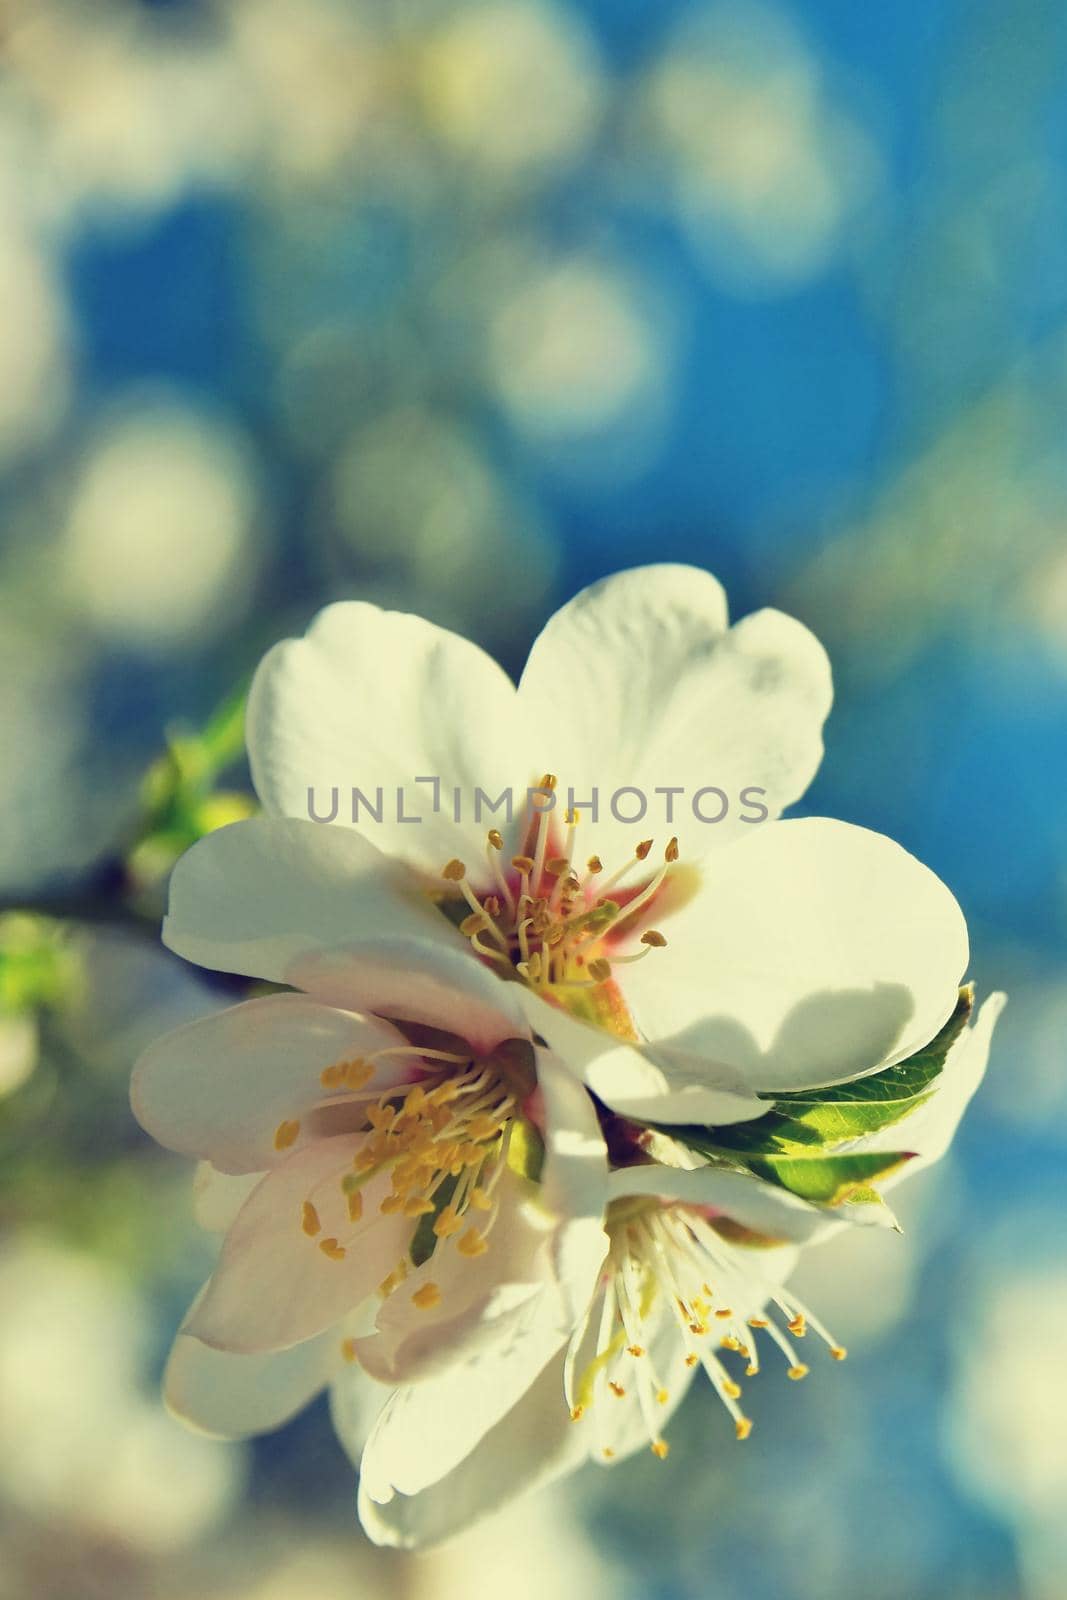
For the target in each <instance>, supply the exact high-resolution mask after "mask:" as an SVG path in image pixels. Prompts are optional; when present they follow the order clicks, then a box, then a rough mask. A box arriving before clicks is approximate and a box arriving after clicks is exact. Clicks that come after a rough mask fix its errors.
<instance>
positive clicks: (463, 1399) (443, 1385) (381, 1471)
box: [363, 1297, 567, 1500]
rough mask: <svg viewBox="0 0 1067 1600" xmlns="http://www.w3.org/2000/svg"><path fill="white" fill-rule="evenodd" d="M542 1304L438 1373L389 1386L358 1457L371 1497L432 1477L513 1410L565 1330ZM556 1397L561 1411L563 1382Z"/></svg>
mask: <svg viewBox="0 0 1067 1600" xmlns="http://www.w3.org/2000/svg"><path fill="white" fill-rule="evenodd" d="M545 1309H546V1308H545V1305H544V1301H543V1297H537V1298H536V1299H535V1300H533V1301H531V1302H530V1304H529V1308H528V1311H529V1314H528V1315H527V1316H526V1317H524V1318H523V1319H521V1320H520V1321H511V1320H509V1321H508V1323H507V1325H506V1327H505V1328H504V1329H502V1330H501V1332H502V1337H501V1338H499V1339H498V1340H496V1341H495V1342H493V1343H492V1344H488V1345H486V1346H484V1347H483V1348H482V1349H480V1350H477V1351H476V1352H474V1353H473V1354H472V1355H471V1356H470V1357H469V1358H467V1359H466V1360H462V1361H456V1362H453V1363H452V1364H451V1365H450V1366H449V1368H448V1370H447V1371H445V1372H443V1373H442V1374H441V1375H440V1376H439V1377H434V1378H429V1379H426V1380H424V1381H423V1382H421V1383H415V1384H409V1385H406V1386H405V1387H403V1388H400V1389H397V1390H396V1391H395V1392H394V1393H393V1395H392V1397H391V1399H390V1400H389V1402H388V1404H387V1405H386V1406H385V1408H384V1410H383V1411H382V1413H381V1415H380V1417H379V1418H378V1421H377V1423H376V1425H375V1428H374V1432H373V1433H372V1434H371V1437H370V1439H369V1440H368V1443H367V1448H366V1450H365V1452H364V1456H363V1472H364V1477H365V1481H366V1484H367V1488H368V1492H369V1493H370V1494H371V1496H372V1497H373V1498H374V1499H376V1500H381V1499H384V1498H388V1495H389V1493H390V1491H396V1492H399V1493H401V1494H406V1495H415V1494H418V1493H419V1492H420V1491H421V1490H423V1489H426V1488H429V1487H430V1485H431V1484H434V1483H439V1482H440V1481H441V1479H442V1478H444V1477H446V1476H447V1474H449V1473H450V1472H453V1471H454V1470H455V1468H456V1467H457V1466H458V1465H459V1463H460V1462H461V1461H463V1460H464V1459H465V1458H466V1457H467V1456H469V1455H470V1453H471V1451H472V1450H474V1448H475V1447H476V1445H478V1444H479V1442H480V1441H481V1440H482V1439H484V1438H485V1435H486V1434H487V1433H488V1432H489V1431H490V1429H492V1428H493V1427H495V1426H496V1424H497V1423H498V1422H499V1421H500V1420H501V1418H503V1417H505V1416H506V1415H507V1413H508V1412H509V1411H511V1410H512V1408H513V1407H514V1406H515V1405H516V1404H517V1402H518V1401H519V1400H521V1398H522V1396H523V1395H524V1394H525V1393H526V1391H527V1390H528V1389H529V1388H530V1386H531V1385H532V1384H533V1383H534V1382H535V1381H536V1379H537V1378H538V1376H539V1375H540V1374H541V1372H543V1371H544V1369H545V1367H546V1366H547V1365H548V1363H549V1362H550V1361H551V1360H552V1358H553V1356H555V1355H557V1354H558V1352H559V1351H560V1350H561V1348H562V1346H563V1344H564V1342H565V1339H566V1337H567V1335H566V1332H564V1331H561V1330H560V1329H559V1328H558V1326H557V1325H556V1323H555V1320H554V1319H553V1317H552V1316H551V1315H548V1316H546V1315H545V1314H544V1312H545ZM555 1403H556V1404H557V1405H558V1406H559V1408H560V1410H561V1411H562V1410H563V1406H564V1399H563V1386H562V1382H560V1386H559V1389H558V1390H557V1391H556V1396H555Z"/></svg>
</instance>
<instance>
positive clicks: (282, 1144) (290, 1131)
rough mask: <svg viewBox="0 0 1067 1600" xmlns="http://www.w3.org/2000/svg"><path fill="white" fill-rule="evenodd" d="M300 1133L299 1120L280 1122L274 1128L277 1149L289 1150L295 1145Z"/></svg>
mask: <svg viewBox="0 0 1067 1600" xmlns="http://www.w3.org/2000/svg"><path fill="white" fill-rule="evenodd" d="M299 1135H300V1124H299V1122H279V1124H278V1126H277V1127H276V1128H275V1130H274V1148H275V1150H288V1149H289V1147H290V1145H294V1144H295V1143H296V1141H297V1139H298V1138H299Z"/></svg>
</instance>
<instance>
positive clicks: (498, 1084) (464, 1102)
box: [274, 1045, 532, 1358]
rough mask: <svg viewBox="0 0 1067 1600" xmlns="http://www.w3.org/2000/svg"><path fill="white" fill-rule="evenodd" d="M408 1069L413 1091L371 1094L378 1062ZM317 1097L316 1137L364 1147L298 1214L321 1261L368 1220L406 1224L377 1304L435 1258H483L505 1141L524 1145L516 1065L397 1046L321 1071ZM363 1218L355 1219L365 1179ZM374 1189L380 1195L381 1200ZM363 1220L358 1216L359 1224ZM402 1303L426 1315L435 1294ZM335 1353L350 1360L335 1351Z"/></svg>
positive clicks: (341, 1255)
mask: <svg viewBox="0 0 1067 1600" xmlns="http://www.w3.org/2000/svg"><path fill="white" fill-rule="evenodd" d="M398 1055H403V1056H408V1057H410V1056H412V1055H415V1056H417V1057H418V1058H419V1059H420V1063H421V1069H422V1070H421V1075H420V1077H419V1078H418V1079H417V1080H415V1081H414V1082H406V1083H401V1084H397V1083H392V1084H390V1085H388V1086H387V1087H381V1086H375V1085H374V1082H373V1080H374V1078H375V1076H376V1075H377V1063H378V1062H379V1061H381V1060H383V1059H384V1058H388V1057H390V1056H398ZM320 1082H321V1085H322V1088H323V1090H324V1095H323V1097H322V1099H321V1100H320V1101H319V1102H318V1104H317V1105H316V1106H315V1107H314V1108H313V1110H312V1111H311V1112H310V1113H309V1115H308V1120H309V1121H313V1123H314V1125H315V1126H316V1128H317V1130H318V1131H321V1132H327V1131H332V1132H336V1131H339V1130H341V1129H343V1128H345V1127H351V1126H352V1124H353V1119H354V1120H355V1124H356V1127H357V1128H358V1129H362V1130H363V1132H364V1137H363V1139H362V1140H361V1142H360V1145H359V1149H358V1150H357V1151H356V1154H355V1156H354V1158H353V1161H352V1164H351V1167H350V1168H349V1169H348V1170H347V1171H345V1172H343V1173H341V1174H340V1175H339V1174H337V1173H336V1172H335V1173H333V1174H331V1176H330V1177H329V1178H327V1179H324V1180H323V1181H322V1183H320V1184H319V1185H317V1186H316V1188H314V1189H312V1190H311V1192H310V1193H309V1194H308V1196H307V1197H306V1199H305V1200H304V1201H303V1203H302V1205H301V1210H300V1215H299V1226H300V1227H301V1228H302V1230H303V1232H304V1233H305V1234H306V1235H307V1236H308V1239H309V1240H311V1241H313V1242H314V1243H315V1244H316V1245H317V1247H318V1249H319V1250H321V1251H322V1253H323V1255H325V1256H326V1257H327V1258H328V1259H329V1260H331V1261H343V1260H344V1259H345V1257H346V1256H347V1254H348V1251H349V1249H350V1248H351V1247H352V1246H353V1244H354V1243H355V1242H356V1241H357V1240H358V1238H359V1237H360V1235H361V1234H362V1233H363V1232H364V1231H365V1229H366V1228H367V1227H368V1226H370V1225H373V1223H374V1221H375V1217H376V1215H381V1216H401V1217H405V1218H410V1219H411V1224H412V1227H411V1237H410V1241H409V1244H408V1248H407V1251H406V1253H405V1254H404V1255H402V1256H401V1257H400V1259H399V1260H398V1261H397V1263H396V1265H395V1266H394V1267H393V1269H392V1271H391V1272H389V1274H388V1275H387V1276H386V1277H385V1279H384V1280H383V1281H382V1283H381V1284H380V1285H379V1288H378V1292H379V1294H380V1295H381V1296H382V1298H383V1299H385V1298H388V1296H389V1295H391V1294H393V1293H395V1292H396V1291H397V1290H398V1289H399V1288H400V1286H401V1284H402V1283H403V1282H404V1280H405V1279H406V1278H407V1276H408V1274H409V1273H410V1272H411V1270H412V1269H413V1268H414V1267H418V1266H420V1265H422V1263H423V1262H424V1261H426V1260H428V1259H429V1258H430V1256H432V1255H434V1254H435V1252H436V1251H437V1250H438V1248H447V1249H449V1250H454V1251H455V1252H457V1253H458V1254H459V1255H460V1256H463V1257H468V1258H472V1257H476V1256H480V1255H483V1254H484V1253H485V1251H486V1250H487V1249H488V1248H489V1235H490V1233H491V1231H492V1228H493V1224H494V1223H495V1221H496V1217H497V1213H498V1210H499V1203H498V1197H497V1188H498V1185H499V1183H500V1179H501V1177H502V1175H503V1172H504V1169H505V1167H506V1166H507V1165H508V1158H509V1153H510V1150H511V1146H512V1143H513V1140H514V1138H515V1135H516V1130H518V1131H519V1134H520V1137H522V1136H525V1134H526V1124H525V1120H524V1119H523V1118H522V1114H521V1109H520V1108H521V1102H522V1101H523V1100H524V1099H525V1097H526V1094H527V1093H528V1092H529V1089H530V1087H532V1080H530V1078H529V1073H528V1071H527V1070H526V1069H524V1067H523V1064H522V1063H521V1062H518V1061H516V1060H514V1059H513V1053H510V1054H509V1052H508V1051H507V1048H506V1047H501V1050H500V1051H499V1052H497V1053H496V1056H494V1057H490V1058H487V1059H475V1058H474V1057H473V1056H471V1055H469V1054H468V1055H462V1054H459V1053H457V1052H452V1051H448V1050H432V1049H424V1048H423V1047H422V1046H421V1045H418V1046H412V1045H400V1046H396V1047H391V1048H389V1049H384V1050H379V1051H376V1052H375V1053H374V1054H373V1055H371V1056H367V1057H359V1058H355V1059H352V1060H347V1061H338V1062H335V1063H333V1064H332V1065H331V1066H328V1067H326V1068H325V1069H324V1071H323V1072H322V1073H321V1075H320ZM300 1130H301V1123H300V1122H298V1121H292V1122H283V1123H281V1124H279V1126H278V1128H277V1130H276V1132H275V1136H274V1143H275V1147H276V1148H277V1149H279V1150H281V1149H285V1148H287V1147H288V1146H290V1145H292V1144H294V1143H295V1142H296V1139H297V1138H298V1137H299V1134H300ZM383 1177H384V1178H387V1180H388V1182H387V1184H380V1183H379V1184H375V1185H374V1188H375V1195H376V1201H375V1205H374V1210H373V1211H372V1210H371V1209H370V1208H369V1207H367V1208H365V1195H366V1191H367V1189H368V1186H369V1185H371V1184H372V1182H373V1180H376V1179H380V1178H383ZM338 1185H339V1188H340V1198H341V1200H342V1203H343V1211H342V1213H341V1214H342V1215H343V1216H344V1217H345V1218H346V1221H347V1226H346V1227H343V1228H336V1226H335V1231H333V1232H330V1233H328V1232H326V1230H325V1229H324V1226H323V1222H322V1219H321V1215H320V1212H323V1211H325V1210H326V1209H327V1206H329V1207H330V1209H331V1210H333V1211H334V1213H335V1214H336V1202H337V1199H338V1196H337V1193H336V1188H334V1192H333V1193H332V1194H331V1193H330V1192H329V1191H330V1189H331V1187H332V1186H338ZM383 1189H384V1193H383V1192H382V1191H383ZM365 1209H366V1212H367V1214H366V1215H365ZM411 1298H412V1301H413V1303H414V1304H415V1306H416V1307H417V1308H419V1309H420V1310H428V1309H430V1308H431V1307H433V1306H435V1305H437V1304H438V1303H439V1302H440V1299H441V1292H440V1290H439V1288H438V1286H437V1285H436V1284H434V1283H432V1282H422V1283H420V1286H419V1287H418V1288H417V1289H416V1290H415V1291H414V1292H413V1294H412V1296H411ZM345 1348H346V1354H348V1355H349V1356H350V1358H351V1356H352V1355H353V1354H354V1352H353V1351H352V1350H351V1348H350V1342H346V1346H345Z"/></svg>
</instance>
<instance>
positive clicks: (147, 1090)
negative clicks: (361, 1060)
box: [130, 994, 417, 1173]
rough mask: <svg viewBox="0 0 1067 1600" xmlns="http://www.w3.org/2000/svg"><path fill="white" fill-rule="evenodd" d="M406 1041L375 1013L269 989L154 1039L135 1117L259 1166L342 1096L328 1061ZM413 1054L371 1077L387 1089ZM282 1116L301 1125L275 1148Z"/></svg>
mask: <svg viewBox="0 0 1067 1600" xmlns="http://www.w3.org/2000/svg"><path fill="white" fill-rule="evenodd" d="M405 1044H406V1041H405V1040H404V1038H403V1037H402V1035H401V1034H399V1033H397V1032H396V1030H395V1029H394V1028H391V1027H389V1026H388V1025H387V1024H386V1023H383V1022H379V1021H378V1020H376V1019H367V1018H363V1017H357V1016H354V1015H353V1014H352V1013H351V1012H349V1011H340V1010H337V1009H335V1008H333V1007H330V1006H324V1005H320V1004H318V1002H316V1001H314V1000H309V999H308V998H307V997H306V996H304V995H298V994H278V995H269V996H267V997H266V998H264V999H261V1000H249V1001H246V1002H245V1004H243V1005H238V1006H232V1007H231V1008H230V1009H229V1010H228V1011H222V1012H219V1013H218V1015H217V1016H213V1017H202V1018H200V1019H199V1020H198V1021H196V1022H190V1023H187V1024H186V1025H185V1026H184V1027H181V1028H175V1029H174V1030H173V1032H171V1033H168V1034H164V1036H163V1037H162V1038H161V1039H157V1040H156V1041H155V1042H154V1043H153V1044H151V1045H149V1047H148V1049H147V1050H146V1051H145V1052H144V1054H143V1055H142V1056H141V1059H140V1060H139V1061H138V1063H137V1066H136V1067H135V1069H134V1074H133V1082H132V1084H131V1088H130V1098H131V1101H132V1104H133V1111H134V1115H135V1116H136V1118H137V1120H138V1122H140V1124H141V1126H142V1127H143V1128H145V1129H147V1131H148V1132H149V1133H150V1134H151V1135H152V1137H153V1138H154V1139H158V1140H159V1142H160V1144H163V1145H166V1147H167V1148H168V1149H169V1150H177V1151H180V1152H181V1153H182V1154H183V1155H190V1156H202V1157H204V1158H206V1159H207V1160H209V1161H210V1162H211V1163H212V1165H213V1166H215V1167H217V1168H218V1169H219V1171H221V1172H228V1173H244V1172H262V1171H265V1170H266V1169H267V1168H268V1167H273V1166H277V1165H278V1163H279V1162H280V1161H281V1160H283V1159H284V1158H285V1154H286V1150H287V1149H289V1148H292V1144H296V1143H299V1142H301V1141H302V1140H304V1141H306V1139H307V1137H308V1133H309V1130H308V1126H307V1114H308V1113H309V1112H310V1111H311V1109H312V1107H313V1106H315V1105H317V1104H318V1103H319V1102H321V1101H322V1100H323V1099H324V1097H326V1096H327V1094H328V1093H332V1094H334V1095H336V1091H327V1090H326V1089H324V1088H323V1085H322V1083H321V1081H320V1073H321V1072H322V1071H323V1070H324V1068H326V1067H329V1066H333V1065H334V1064H335V1063H337V1062H340V1061H347V1060H351V1059H352V1058H354V1057H365V1056H369V1055H371V1054H372V1053H373V1052H374V1051H377V1050H394V1049H398V1048H402V1047H403V1046H404V1045H405ZM416 1059H417V1058H416V1057H415V1055H414V1053H413V1052H412V1053H411V1054H407V1055H398V1056H393V1055H390V1056H388V1057H386V1058H385V1059H384V1060H383V1061H381V1062H380V1063H379V1064H378V1071H377V1075H376V1078H375V1079H374V1080H372V1083H374V1082H377V1083H380V1084H381V1086H382V1087H383V1088H384V1087H386V1086H388V1084H390V1083H393V1082H395V1081H397V1079H398V1078H400V1077H402V1076H410V1075H411V1073H412V1071H413V1070H414V1067H415V1063H416ZM286 1123H299V1124H300V1128H299V1131H298V1133H297V1135H296V1138H295V1140H293V1141H292V1144H290V1145H283V1148H282V1149H279V1148H278V1147H277V1145H276V1142H275V1136H276V1134H277V1132H278V1130H279V1128H280V1127H282V1125H283V1124H286ZM282 1137H283V1140H284V1134H283V1136H282Z"/></svg>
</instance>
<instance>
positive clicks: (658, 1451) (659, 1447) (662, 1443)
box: [652, 1439, 671, 1461]
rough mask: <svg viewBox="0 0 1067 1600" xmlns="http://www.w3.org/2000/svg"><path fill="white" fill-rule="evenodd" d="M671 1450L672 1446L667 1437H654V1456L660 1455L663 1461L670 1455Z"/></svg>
mask: <svg viewBox="0 0 1067 1600" xmlns="http://www.w3.org/2000/svg"><path fill="white" fill-rule="evenodd" d="M670 1452H671V1447H670V1445H669V1444H668V1443H667V1441H666V1439H654V1440H653V1441H652V1454H653V1455H654V1456H658V1457H659V1459H660V1460H661V1461H666V1459H667V1457H668V1456H669V1455H670Z"/></svg>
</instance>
